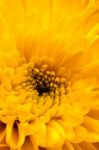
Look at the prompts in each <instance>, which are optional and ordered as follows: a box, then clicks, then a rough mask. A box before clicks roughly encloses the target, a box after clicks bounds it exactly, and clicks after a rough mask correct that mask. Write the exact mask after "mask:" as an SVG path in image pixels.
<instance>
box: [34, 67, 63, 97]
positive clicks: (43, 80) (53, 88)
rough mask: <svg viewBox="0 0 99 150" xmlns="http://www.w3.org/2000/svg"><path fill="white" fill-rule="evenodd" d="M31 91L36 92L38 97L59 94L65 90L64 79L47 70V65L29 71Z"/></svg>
mask: <svg viewBox="0 0 99 150" xmlns="http://www.w3.org/2000/svg"><path fill="white" fill-rule="evenodd" d="M31 79H32V85H33V89H35V90H37V92H38V95H39V96H41V95H44V94H47V95H51V94H54V95H55V94H56V93H57V94H60V93H61V90H62V89H64V90H65V88H66V79H65V78H60V77H57V76H56V74H55V72H54V71H52V70H50V71H49V70H48V69H47V65H42V66H41V67H40V68H39V69H38V68H37V67H35V68H33V69H32V70H31Z"/></svg>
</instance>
